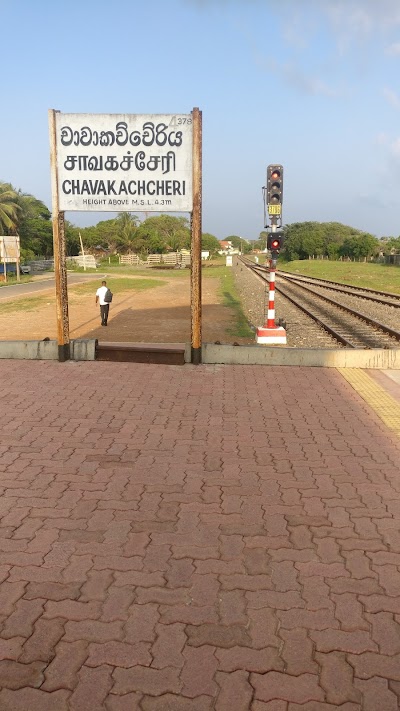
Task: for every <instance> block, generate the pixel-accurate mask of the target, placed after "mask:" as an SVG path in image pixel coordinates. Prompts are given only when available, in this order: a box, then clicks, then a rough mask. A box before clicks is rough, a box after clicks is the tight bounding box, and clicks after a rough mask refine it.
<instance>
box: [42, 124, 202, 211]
mask: <svg viewBox="0 0 400 711" xmlns="http://www.w3.org/2000/svg"><path fill="white" fill-rule="evenodd" d="M55 122H56V171H57V179H58V193H59V205H58V209H59V210H60V211H64V210H84V211H86V210H94V211H96V212H100V211H107V212H122V211H128V212H134V211H135V210H137V211H142V212H191V211H192V209H193V199H192V156H193V137H192V133H193V131H192V116H191V114H176V115H173V114H171V115H169V114H167V115H164V114H151V115H139V114H62V113H59V112H57V113H56V114H55Z"/></svg>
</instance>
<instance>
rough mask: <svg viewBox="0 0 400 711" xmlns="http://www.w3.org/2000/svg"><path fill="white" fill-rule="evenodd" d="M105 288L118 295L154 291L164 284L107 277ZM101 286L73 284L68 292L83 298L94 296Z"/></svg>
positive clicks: (157, 280)
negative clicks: (147, 290) (87, 295)
mask: <svg viewBox="0 0 400 711" xmlns="http://www.w3.org/2000/svg"><path fill="white" fill-rule="evenodd" d="M106 281H107V286H108V287H109V289H111V291H112V293H113V294H120V293H121V292H124V291H145V290H146V289H154V288H155V287H157V286H161V285H162V284H165V281H164V280H161V279H149V278H147V279H146V278H144V279H129V278H128V279H126V278H125V279H124V278H117V279H113V278H112V277H111V279H109V278H108V277H107V279H106ZM99 286H101V281H100V280H99V284H98V286H97V285H96V286H95V285H94V284H93V282H88V283H87V284H78V285H77V284H73V285H71V286H70V287H69V290H70V291H73V293H74V294H76V295H77V296H84V295H86V294H96V291H97V289H98V288H99Z"/></svg>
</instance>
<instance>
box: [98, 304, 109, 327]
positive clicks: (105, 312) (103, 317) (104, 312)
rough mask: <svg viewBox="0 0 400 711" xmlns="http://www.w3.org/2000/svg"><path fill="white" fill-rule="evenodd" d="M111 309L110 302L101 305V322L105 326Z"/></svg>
mask: <svg viewBox="0 0 400 711" xmlns="http://www.w3.org/2000/svg"><path fill="white" fill-rule="evenodd" d="M109 310H110V304H104V306H100V316H101V323H102V325H103V326H107V321H108V312H109Z"/></svg>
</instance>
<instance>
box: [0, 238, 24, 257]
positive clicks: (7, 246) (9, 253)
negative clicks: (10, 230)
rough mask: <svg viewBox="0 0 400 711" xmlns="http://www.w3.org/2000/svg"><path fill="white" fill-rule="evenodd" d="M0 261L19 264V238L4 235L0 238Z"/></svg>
mask: <svg viewBox="0 0 400 711" xmlns="http://www.w3.org/2000/svg"><path fill="white" fill-rule="evenodd" d="M0 261H1V262H7V263H11V264H12V263H13V262H19V236H18V235H11V236H9V235H5V236H4V237H0Z"/></svg>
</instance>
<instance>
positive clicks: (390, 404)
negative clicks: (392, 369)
mask: <svg viewBox="0 0 400 711" xmlns="http://www.w3.org/2000/svg"><path fill="white" fill-rule="evenodd" d="M337 370H338V371H339V373H341V375H343V377H344V378H345V380H347V382H348V383H350V385H351V386H352V387H353V388H354V390H356V392H357V393H358V394H359V395H360V396H361V397H362V398H363V400H365V402H366V403H368V405H369V406H370V407H372V409H373V410H374V412H376V414H377V415H378V417H380V419H381V420H382V422H384V423H385V425H386V426H387V427H389V429H391V430H392V431H393V432H395V433H396V434H397V435H398V436H399V437H400V403H398V402H397V400H395V399H394V398H393V397H392V396H391V395H389V393H387V392H386V391H385V390H384V388H382V387H381V385H379V384H378V383H376V382H375V381H374V380H373V379H372V378H371V377H370V376H369V375H367V373H365V372H364V371H363V370H361V369H359V368H337Z"/></svg>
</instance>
